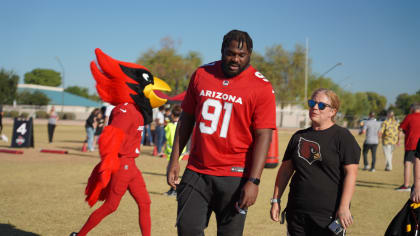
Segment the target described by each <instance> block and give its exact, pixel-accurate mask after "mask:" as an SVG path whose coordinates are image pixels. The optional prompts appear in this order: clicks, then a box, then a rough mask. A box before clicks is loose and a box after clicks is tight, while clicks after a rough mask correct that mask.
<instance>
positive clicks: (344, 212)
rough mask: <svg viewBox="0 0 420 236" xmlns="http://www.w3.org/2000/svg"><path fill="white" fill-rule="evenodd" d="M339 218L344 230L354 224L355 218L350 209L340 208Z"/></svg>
mask: <svg viewBox="0 0 420 236" xmlns="http://www.w3.org/2000/svg"><path fill="white" fill-rule="evenodd" d="M337 218H338V219H340V223H341V225H342V226H343V228H344V229H347V228H348V227H349V226H350V225H352V224H353V217H352V216H351V212H350V209H349V208H348V207H340V208H339V209H338V211H337Z"/></svg>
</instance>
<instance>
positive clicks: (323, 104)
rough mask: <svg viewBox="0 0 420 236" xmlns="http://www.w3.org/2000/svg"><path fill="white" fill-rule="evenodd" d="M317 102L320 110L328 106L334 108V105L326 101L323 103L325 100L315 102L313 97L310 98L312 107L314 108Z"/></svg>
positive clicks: (309, 101) (309, 104) (309, 102)
mask: <svg viewBox="0 0 420 236" xmlns="http://www.w3.org/2000/svg"><path fill="white" fill-rule="evenodd" d="M316 104H318V109H319V110H324V109H325V108H326V107H331V108H332V106H331V105H329V104H326V103H323V102H315V101H314V100H312V99H310V100H308V106H309V107H310V108H314V106H315V105H316Z"/></svg>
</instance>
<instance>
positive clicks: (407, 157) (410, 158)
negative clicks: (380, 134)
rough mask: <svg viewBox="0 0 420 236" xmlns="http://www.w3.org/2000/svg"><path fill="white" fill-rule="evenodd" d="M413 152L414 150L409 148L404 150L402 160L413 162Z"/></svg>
mask: <svg viewBox="0 0 420 236" xmlns="http://www.w3.org/2000/svg"><path fill="white" fill-rule="evenodd" d="M415 152H416V151H415V150H409V151H407V150H406V151H405V153H404V162H406V161H409V162H414V158H415V156H414V153H415Z"/></svg>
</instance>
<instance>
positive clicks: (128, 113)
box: [109, 103, 144, 158]
mask: <svg viewBox="0 0 420 236" xmlns="http://www.w3.org/2000/svg"><path fill="white" fill-rule="evenodd" d="M109 122H110V123H109V125H112V126H114V127H116V128H119V129H121V130H122V131H124V134H125V136H124V140H123V142H122V144H121V147H120V151H119V153H118V156H119V157H134V158H135V157H138V156H139V154H140V142H141V136H142V134H143V129H144V122H143V115H142V114H141V113H140V110H138V109H137V106H136V105H134V104H131V103H124V104H119V105H117V106H116V107H115V108H114V109H113V110H112V113H111V117H110V121H109Z"/></svg>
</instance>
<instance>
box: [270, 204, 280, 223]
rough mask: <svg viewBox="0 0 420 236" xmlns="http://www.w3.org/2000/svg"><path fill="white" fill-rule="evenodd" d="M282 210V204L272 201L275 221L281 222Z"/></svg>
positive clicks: (271, 214)
mask: <svg viewBox="0 0 420 236" xmlns="http://www.w3.org/2000/svg"><path fill="white" fill-rule="evenodd" d="M280 211H281V206H280V203H272V204H271V211H270V216H271V219H272V220H273V221H275V222H279V221H280V219H279V215H280Z"/></svg>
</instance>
